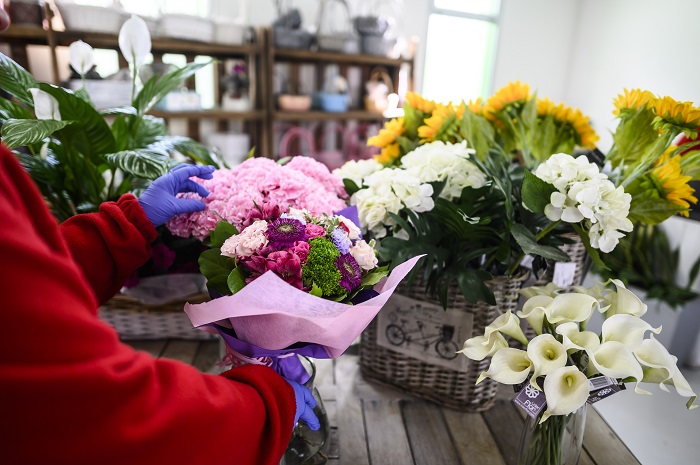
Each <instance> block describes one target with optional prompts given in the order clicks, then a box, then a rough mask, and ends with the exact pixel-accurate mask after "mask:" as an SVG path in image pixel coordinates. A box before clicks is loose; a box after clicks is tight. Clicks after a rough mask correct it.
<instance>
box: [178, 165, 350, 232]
mask: <svg viewBox="0 0 700 465" xmlns="http://www.w3.org/2000/svg"><path fill="white" fill-rule="evenodd" d="M198 182H200V183H201V184H202V185H204V187H206V188H207V189H208V190H209V192H210V195H209V196H208V197H206V198H204V199H201V198H200V197H199V195H197V194H194V193H187V194H180V196H181V197H185V198H193V199H200V200H202V201H203V202H204V203H205V205H206V208H205V209H204V210H203V211H201V212H196V213H185V214H182V215H178V216H175V217H174V218H172V219H171V220H170V221H168V223H167V227H168V229H170V231H171V232H172V233H173V234H175V235H177V236H181V237H190V236H194V237H196V238H198V239H200V240H204V239H205V238H207V237H208V236H209V231H210V230H211V229H214V227H215V226H216V223H217V222H218V221H220V220H221V219H222V218H223V219H225V220H226V221H228V222H230V223H231V224H233V225H234V226H236V228H238V229H239V230H242V229H243V228H244V227H245V226H248V225H249V224H251V223H252V222H253V221H254V220H256V219H260V218H261V215H260V214H259V213H258V212H257V211H256V204H257V205H264V204H268V205H270V206H271V207H279V208H280V209H282V210H283V211H284V210H287V209H288V208H290V207H291V208H297V209H306V210H308V211H309V212H310V213H311V214H313V215H316V216H320V215H322V214H323V213H327V214H332V213H334V212H336V211H338V210H341V209H343V208H345V206H346V202H345V200H344V199H346V198H347V194H346V192H345V190H344V189H343V185H342V182H341V181H340V180H339V179H337V178H336V177H335V176H333V175H332V174H331V173H330V171H328V169H327V168H326V167H325V165H323V164H321V163H319V162H317V161H315V160H313V159H311V158H308V157H295V158H293V159H292V160H291V161H290V162H289V163H287V164H286V165H278V164H277V163H275V162H274V161H273V160H270V159H269V158H252V159H250V160H246V161H245V162H244V163H242V164H240V165H239V166H237V167H235V168H233V169H220V170H217V171H215V172H214V176H213V179H210V180H198Z"/></svg>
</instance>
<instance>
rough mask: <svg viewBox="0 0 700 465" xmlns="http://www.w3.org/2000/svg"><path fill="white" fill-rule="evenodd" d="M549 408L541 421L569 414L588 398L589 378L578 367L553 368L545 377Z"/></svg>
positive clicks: (545, 391)
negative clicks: (553, 416)
mask: <svg viewBox="0 0 700 465" xmlns="http://www.w3.org/2000/svg"><path fill="white" fill-rule="evenodd" d="M544 394H545V396H546V397H547V410H546V411H545V412H544V414H542V419H541V420H540V423H542V422H543V421H545V420H547V418H549V417H550V416H552V415H568V414H569V413H572V412H575V411H576V410H578V409H579V408H581V407H582V406H583V404H585V403H586V401H587V400H588V378H586V375H584V374H583V373H581V372H580V371H579V370H578V368H576V367H573V366H565V367H561V368H557V369H555V370H553V371H552V372H551V373H549V374H548V375H547V377H546V378H545V379H544Z"/></svg>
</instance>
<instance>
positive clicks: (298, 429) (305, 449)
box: [280, 356, 331, 465]
mask: <svg viewBox="0 0 700 465" xmlns="http://www.w3.org/2000/svg"><path fill="white" fill-rule="evenodd" d="M299 359H300V360H301V362H302V364H303V365H304V368H306V371H307V372H308V373H309V376H310V377H309V380H308V381H307V382H306V383H304V386H306V387H307V388H309V390H311V392H312V393H313V396H314V399H316V407H315V408H314V413H315V414H316V416H317V417H318V420H319V422H320V423H321V427H320V428H319V429H318V431H314V430H312V429H311V428H309V427H308V426H306V424H305V423H303V422H301V421H300V422H299V423H297V425H296V426H295V427H294V431H292V438H291V440H290V441H289V445H288V446H287V450H286V451H285V452H284V456H283V457H282V460H281V461H280V465H320V464H322V463H326V461H327V460H328V454H327V452H328V448H329V445H330V444H329V442H330V434H331V427H330V423H329V422H328V414H327V413H326V409H325V408H324V406H323V401H322V400H321V395H320V394H319V392H318V389H316V388H315V387H314V379H315V378H316V365H315V364H314V361H313V360H311V359H310V358H308V357H304V356H300V357H299Z"/></svg>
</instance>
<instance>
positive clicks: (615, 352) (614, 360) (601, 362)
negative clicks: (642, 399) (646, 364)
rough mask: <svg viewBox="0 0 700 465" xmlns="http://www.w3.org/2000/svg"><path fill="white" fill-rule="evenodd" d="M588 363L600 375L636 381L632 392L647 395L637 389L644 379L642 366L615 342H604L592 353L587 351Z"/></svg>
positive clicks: (630, 352)
mask: <svg viewBox="0 0 700 465" xmlns="http://www.w3.org/2000/svg"><path fill="white" fill-rule="evenodd" d="M587 353H588V358H589V362H590V363H591V364H592V365H593V366H594V367H595V368H596V369H597V370H598V371H599V372H600V373H602V374H604V375H605V376H609V377H611V378H623V379H624V378H633V379H634V380H636V381H637V385H636V386H635V388H634V391H635V392H636V393H638V394H649V392H648V391H645V390H643V389H641V388H640V387H639V383H640V382H641V381H642V378H643V377H644V373H643V371H642V366H641V365H640V364H639V362H638V361H637V359H636V357H635V356H634V354H633V353H632V351H631V350H630V349H628V348H627V347H626V346H625V345H624V344H622V343H621V342H617V341H608V342H604V343H602V344H601V345H600V347H598V348H597V349H596V350H594V351H588V352H587Z"/></svg>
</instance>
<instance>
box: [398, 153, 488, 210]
mask: <svg viewBox="0 0 700 465" xmlns="http://www.w3.org/2000/svg"><path fill="white" fill-rule="evenodd" d="M474 153H475V151H474V150H473V149H469V148H467V142H466V141H463V142H461V143H459V144H446V143H444V142H442V141H436V142H431V143H430V144H424V145H421V146H420V147H418V148H416V149H415V150H413V151H412V152H410V153H408V154H406V155H404V156H403V157H402V158H401V166H402V168H404V169H405V170H406V171H408V172H409V173H411V174H412V175H414V176H416V177H417V178H418V179H420V180H421V182H434V181H443V180H444V179H445V178H447V183H446V185H445V188H444V189H443V190H442V192H441V193H440V197H443V198H445V199H448V200H453V199H455V198H459V196H460V195H461V194H462V190H463V189H464V188H465V187H473V188H475V189H478V188H480V187H482V186H483V185H484V184H486V175H485V174H484V173H482V172H481V170H479V168H478V167H477V166H476V165H475V164H474V163H472V162H471V161H469V157H470V156H471V155H473V154H474Z"/></svg>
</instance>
